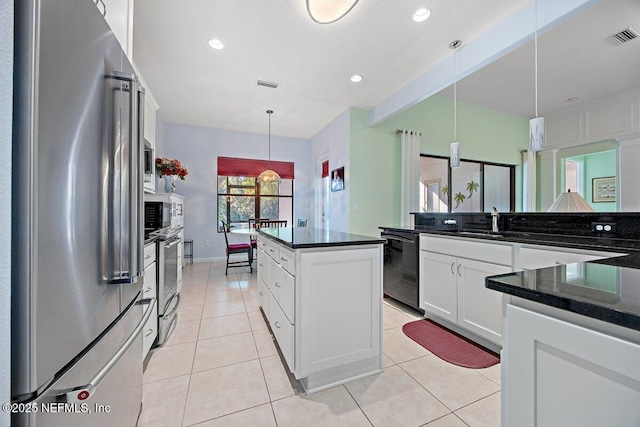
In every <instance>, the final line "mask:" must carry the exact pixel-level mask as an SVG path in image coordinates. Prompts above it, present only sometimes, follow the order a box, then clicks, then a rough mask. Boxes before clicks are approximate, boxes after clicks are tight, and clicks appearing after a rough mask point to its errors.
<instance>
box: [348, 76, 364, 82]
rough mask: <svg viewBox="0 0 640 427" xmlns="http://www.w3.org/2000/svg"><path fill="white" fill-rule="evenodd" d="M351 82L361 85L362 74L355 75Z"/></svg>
mask: <svg viewBox="0 0 640 427" xmlns="http://www.w3.org/2000/svg"><path fill="white" fill-rule="evenodd" d="M351 81H352V82H354V83H359V82H361V81H362V76H361V75H360V74H354V75H353V76H351Z"/></svg>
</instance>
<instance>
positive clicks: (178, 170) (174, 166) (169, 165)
mask: <svg viewBox="0 0 640 427" xmlns="http://www.w3.org/2000/svg"><path fill="white" fill-rule="evenodd" d="M156 172H158V176H159V177H160V178H162V177H163V176H165V175H177V176H178V177H180V179H181V180H183V181H184V177H185V176H187V175H188V174H189V171H187V168H185V167H184V166H183V165H182V163H180V161H179V160H177V159H167V158H166V157H162V158H160V157H158V158H157V159H156Z"/></svg>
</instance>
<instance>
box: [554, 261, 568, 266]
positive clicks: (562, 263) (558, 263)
mask: <svg viewBox="0 0 640 427" xmlns="http://www.w3.org/2000/svg"><path fill="white" fill-rule="evenodd" d="M556 265H566V264H565V263H564V262H560V261H556Z"/></svg>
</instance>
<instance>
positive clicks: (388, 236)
mask: <svg viewBox="0 0 640 427" xmlns="http://www.w3.org/2000/svg"><path fill="white" fill-rule="evenodd" d="M380 237H382V238H384V239H387V240H395V241H398V242H403V243H415V240H413V239H407V238H406V237H401V236H397V235H395V234H386V233H380Z"/></svg>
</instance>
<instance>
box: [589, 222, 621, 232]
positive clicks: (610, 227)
mask: <svg viewBox="0 0 640 427" xmlns="http://www.w3.org/2000/svg"><path fill="white" fill-rule="evenodd" d="M591 231H594V232H596V233H615V231H616V224H615V222H592V223H591Z"/></svg>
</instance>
